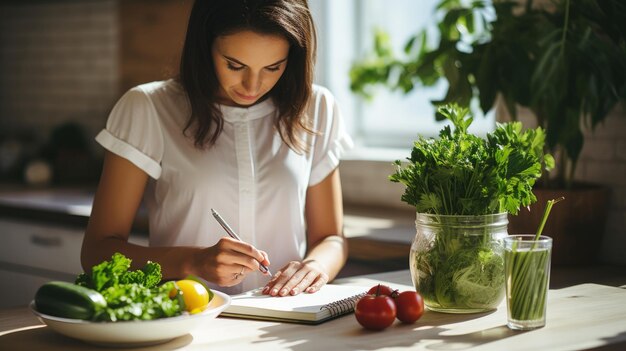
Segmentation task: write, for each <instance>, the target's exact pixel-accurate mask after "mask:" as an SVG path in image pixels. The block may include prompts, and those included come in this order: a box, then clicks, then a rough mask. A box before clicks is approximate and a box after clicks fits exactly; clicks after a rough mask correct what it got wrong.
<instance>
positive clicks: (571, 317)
mask: <svg viewBox="0 0 626 351" xmlns="http://www.w3.org/2000/svg"><path fill="white" fill-rule="evenodd" d="M380 282H383V283H387V284H388V285H390V286H392V287H395V288H399V289H403V290H408V289H411V288H412V287H411V286H410V275H409V272H408V271H406V270H405V271H397V272H387V273H381V274H373V275H367V276H359V277H351V278H343V279H340V280H337V281H336V282H335V283H339V284H351V285H360V286H366V287H369V286H372V285H374V284H377V283H380ZM547 313H548V315H547V324H546V326H545V327H544V328H540V329H536V330H533V331H526V332H520V331H512V330H509V329H508V328H507V327H506V308H505V307H504V303H503V304H501V305H500V307H499V308H498V309H497V310H496V311H494V312H490V313H481V314H466V315H458V314H457V315H455V314H445V313H437V312H430V311H426V312H425V313H424V315H423V317H422V318H421V319H420V320H419V321H418V322H417V323H415V324H412V325H405V324H401V323H399V322H397V321H396V322H395V323H394V324H393V325H392V326H390V327H389V328H387V329H386V330H384V331H381V332H372V331H367V330H365V329H362V328H361V327H360V326H359V324H358V323H357V321H356V320H355V318H354V315H347V316H344V317H341V318H338V319H335V320H332V321H329V322H326V323H323V324H320V325H317V326H309V325H300V324H289V323H277V322H265V321H252V320H243V319H232V318H221V317H220V318H218V319H215V320H213V321H211V322H209V324H207V325H206V326H204V327H202V328H201V329H200V330H196V331H194V332H192V333H191V334H187V335H185V336H182V337H179V338H177V339H174V340H172V341H170V342H168V343H165V344H161V345H156V346H151V347H143V348H134V349H133V350H174V349H185V350H381V349H384V350H408V349H411V350H419V349H423V350H498V351H500V350H511V351H513V350H533V349H535V350H588V349H594V350H596V349H602V350H626V289H623V288H617V287H610V286H604V285H597V284H582V285H576V286H571V287H567V288H564V289H559V290H550V292H549V297H548V312H547ZM0 345H2V349H5V350H41V349H45V350H69V351H71V350H92V349H93V350H99V349H101V348H97V347H95V346H91V345H88V344H85V343H83V342H80V341H75V340H72V339H69V338H66V337H64V336H61V335H57V334H56V333H54V332H52V331H51V330H49V328H47V327H45V326H43V325H42V324H41V323H40V322H39V321H38V320H37V319H36V318H35V316H34V315H33V314H32V313H31V312H30V311H29V310H27V309H26V308H25V307H23V308H16V309H8V310H0ZM5 347H6V348H5Z"/></svg>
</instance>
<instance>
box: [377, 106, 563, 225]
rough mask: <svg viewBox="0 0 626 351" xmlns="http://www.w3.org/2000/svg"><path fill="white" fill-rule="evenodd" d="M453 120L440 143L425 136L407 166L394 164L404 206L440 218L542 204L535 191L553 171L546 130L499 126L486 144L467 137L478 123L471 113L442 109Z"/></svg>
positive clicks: (515, 210) (394, 179)
mask: <svg viewBox="0 0 626 351" xmlns="http://www.w3.org/2000/svg"><path fill="white" fill-rule="evenodd" d="M438 112H439V114H441V115H443V116H445V117H446V118H447V119H449V120H450V121H451V122H452V124H453V126H454V130H452V129H451V128H450V126H446V127H445V128H443V129H442V130H441V131H440V133H439V138H438V139H434V138H424V137H422V136H420V137H419V138H418V140H417V141H415V143H414V146H413V149H412V151H411V157H409V158H407V160H408V161H409V162H408V164H405V165H403V163H402V162H401V161H400V160H397V161H396V162H395V165H396V171H395V173H394V174H392V175H390V176H389V180H391V181H392V182H397V183H402V184H404V185H405V186H406V189H405V192H404V194H403V195H402V201H404V202H406V203H408V204H410V205H412V206H415V208H416V211H417V212H420V213H430V214H439V215H484V214H494V213H502V212H508V213H511V214H517V213H518V211H519V209H520V207H521V206H528V205H530V204H531V203H533V202H535V201H536V200H537V199H536V197H535V195H534V194H533V192H532V188H533V185H534V184H535V181H536V180H537V179H538V178H539V177H541V174H542V171H543V170H544V169H545V170H549V169H551V168H552V167H554V159H553V158H552V156H551V155H549V154H546V153H544V151H543V149H544V143H545V137H546V135H545V133H544V131H543V129H542V128H541V127H538V128H536V129H528V130H525V131H522V124H521V123H520V122H511V123H505V124H497V126H496V130H495V131H494V132H492V133H488V134H487V137H486V139H483V138H480V137H478V136H476V135H473V134H470V133H468V127H469V126H470V125H471V124H472V121H473V118H472V117H471V116H470V115H469V113H468V112H469V111H468V109H467V108H461V107H459V106H458V105H456V104H448V105H443V106H441V107H439V108H438Z"/></svg>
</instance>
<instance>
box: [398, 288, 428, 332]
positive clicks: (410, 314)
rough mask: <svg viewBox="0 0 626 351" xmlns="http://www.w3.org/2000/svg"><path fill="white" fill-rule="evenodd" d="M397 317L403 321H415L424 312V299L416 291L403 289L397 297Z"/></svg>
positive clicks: (408, 322)
mask: <svg viewBox="0 0 626 351" xmlns="http://www.w3.org/2000/svg"><path fill="white" fill-rule="evenodd" d="M395 303H396V309H397V313H396V317H398V319H399V320H400V321H401V322H402V323H407V324H411V323H415V321H417V320H418V319H420V317H421V316H422V314H424V299H422V295H420V294H419V293H417V292H415V291H403V292H401V293H400V294H399V295H398V296H396V298H395Z"/></svg>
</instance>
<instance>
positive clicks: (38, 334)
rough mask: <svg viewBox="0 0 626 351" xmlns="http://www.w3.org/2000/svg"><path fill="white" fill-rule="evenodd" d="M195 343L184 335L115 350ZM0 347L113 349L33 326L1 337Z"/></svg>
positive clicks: (161, 349)
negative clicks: (150, 344)
mask: <svg viewBox="0 0 626 351" xmlns="http://www.w3.org/2000/svg"><path fill="white" fill-rule="evenodd" d="M192 341H193V337H192V336H191V335H190V334H187V335H183V336H181V337H178V338H176V339H173V340H171V341H168V342H166V343H163V344H158V345H152V346H146V347H132V348H115V349H116V350H133V351H165V350H176V349H180V348H182V347H185V346H187V345H189V344H190V343H191V342H192ZM0 345H2V349H3V350H12V351H13V350H15V351H19V350H25V351H26V350H28V351H32V350H52V351H55V350H63V351H74V350H81V351H83V350H86V351H89V350H94V351H95V350H111V347H104V346H97V345H91V344H87V343H85V342H83V341H80V340H75V339H72V338H69V337H66V336H63V335H60V334H58V333H55V332H54V331H52V330H50V328H48V327H46V326H44V325H37V326H31V327H26V328H20V329H16V330H14V331H9V332H6V334H3V335H0Z"/></svg>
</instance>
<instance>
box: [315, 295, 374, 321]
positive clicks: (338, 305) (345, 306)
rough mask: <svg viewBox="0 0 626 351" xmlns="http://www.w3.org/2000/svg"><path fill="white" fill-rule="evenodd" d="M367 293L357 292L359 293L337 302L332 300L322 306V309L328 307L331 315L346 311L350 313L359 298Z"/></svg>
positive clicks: (339, 314) (334, 315) (338, 314)
mask: <svg viewBox="0 0 626 351" xmlns="http://www.w3.org/2000/svg"><path fill="white" fill-rule="evenodd" d="M365 294H366V293H362V294H357V295H353V296H350V297H346V298H345V299H341V300H337V301H335V302H331V303H329V304H326V305H324V306H322V307H320V310H321V309H327V310H329V311H330V315H331V316H333V317H337V316H341V315H343V314H346V313H350V312H352V311H354V307H355V306H356V303H357V301H359V299H360V298H361V297H363V296H365Z"/></svg>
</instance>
